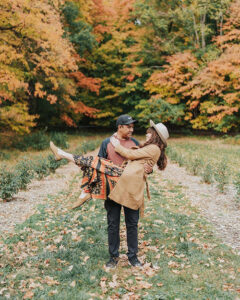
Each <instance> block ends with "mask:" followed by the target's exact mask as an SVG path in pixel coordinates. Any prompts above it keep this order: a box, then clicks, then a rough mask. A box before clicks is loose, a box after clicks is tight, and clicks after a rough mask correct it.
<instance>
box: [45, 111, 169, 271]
mask: <svg viewBox="0 0 240 300" xmlns="http://www.w3.org/2000/svg"><path fill="white" fill-rule="evenodd" d="M134 122H135V120H133V119H132V118H131V117H130V116H128V115H122V116H120V117H119V118H118V120H117V127H118V129H117V134H116V135H114V136H112V137H111V138H110V139H106V140H105V141H103V143H102V145H101V148H100V151H99V156H98V157H92V156H85V157H84V156H78V155H72V154H69V153H66V152H64V151H62V150H61V149H59V148H56V147H55V145H53V144H51V149H52V151H53V152H54V154H55V157H56V159H61V158H67V159H68V160H69V161H72V162H75V163H76V164H77V165H78V166H80V167H81V168H82V170H83V180H82V186H81V187H82V188H83V189H84V191H83V193H82V195H81V197H80V200H79V202H78V203H76V205H75V207H77V206H80V205H81V204H83V203H84V202H85V201H86V200H88V199H89V198H91V197H92V198H95V199H104V200H105V208H106V210H107V219H108V244H109V253H110V260H109V261H108V262H107V264H106V266H107V267H115V266H116V265H117V263H118V257H119V245H120V237H119V225H120V214H121V207H122V206H123V208H124V213H125V222H126V228H127V244H128V253H127V256H128V259H129V263H130V264H131V265H132V266H141V263H140V261H139V260H138V257H137V252H138V238H137V236H138V232H137V229H138V220H139V209H141V210H143V207H144V186H145V183H146V176H147V172H146V170H145V169H146V165H147V166H149V167H148V168H149V169H150V170H152V168H153V166H154V165H155V164H157V165H158V168H159V169H160V170H163V169H165V167H166V164H167V159H166V155H165V148H166V146H167V143H166V140H167V139H168V137H169V134H168V130H167V128H166V126H165V125H163V124H162V123H158V124H156V125H155V124H154V123H153V122H152V121H150V128H148V130H147V134H146V141H145V143H144V144H143V145H140V147H139V148H137V147H136V146H137V144H138V142H137V141H136V140H134V139H132V138H131V135H132V132H133V124H134ZM131 147H134V148H137V149H130V148H131ZM101 157H103V158H101ZM108 159H110V160H108ZM126 159H127V161H128V162H127V164H125V165H123V164H122V163H123V162H124V160H126ZM144 165H145V167H144ZM81 198H82V199H81Z"/></svg>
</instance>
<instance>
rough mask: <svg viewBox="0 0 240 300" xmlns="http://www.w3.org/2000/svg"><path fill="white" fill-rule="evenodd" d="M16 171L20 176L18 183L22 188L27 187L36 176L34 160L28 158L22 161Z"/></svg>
mask: <svg viewBox="0 0 240 300" xmlns="http://www.w3.org/2000/svg"><path fill="white" fill-rule="evenodd" d="M16 172H17V176H18V185H19V188H20V189H26V187H27V185H28V184H29V183H30V182H31V180H32V179H33V177H34V173H33V169H32V162H31V161H29V160H28V159H27V158H25V159H24V160H22V161H20V162H19V163H18V164H17V165H16Z"/></svg>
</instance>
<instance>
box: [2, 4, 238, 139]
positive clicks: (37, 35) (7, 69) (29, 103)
mask: <svg viewBox="0 0 240 300" xmlns="http://www.w3.org/2000/svg"><path fill="white" fill-rule="evenodd" d="M0 12H1V16H2V18H1V20H0V125H1V131H4V130H12V131H15V132H17V133H18V134H23V133H26V132H29V131H30V130H31V128H33V127H34V126H37V127H46V126H47V127H48V128H63V127H64V126H65V125H66V126H71V127H78V126H79V125H81V124H83V125H89V124H92V125H98V126H99V125H101V126H110V125H113V124H114V122H115V119H116V117H117V116H118V115H119V114H121V113H129V114H131V115H133V116H134V117H136V118H138V119H139V120H140V124H143V125H144V124H147V122H148V119H149V118H153V119H154V120H155V121H157V120H162V121H164V122H166V123H172V124H173V125H174V126H184V127H186V126H187V127H188V128H193V129H203V130H209V129H211V130H214V131H220V132H228V131H231V130H232V131H234V130H238V128H239V125H240V124H239V122H240V121H239V120H240V118H239V117H240V113H239V108H240V101H239V94H240V91H239V87H240V85H239V75H240V74H239V64H240V47H239V37H240V23H239V17H240V1H238V0H237V1H230V0H222V1H221V2H219V1H216V0H214V1H210V0H206V1H202V0H196V1H188V2H186V1H178V0H172V1H170V2H164V3H163V2H161V1H160V2H159V1H156V0H149V1H148V3H146V1H143V0H128V1H127V0H114V1H110V0H106V1H104V0H98V1H97V0H90V1H83V0H71V1H65V0H53V1H48V0H42V1H37V0H32V1H25V0H16V1H14V3H13V2H12V1H10V0H2V1H1V3H0Z"/></svg>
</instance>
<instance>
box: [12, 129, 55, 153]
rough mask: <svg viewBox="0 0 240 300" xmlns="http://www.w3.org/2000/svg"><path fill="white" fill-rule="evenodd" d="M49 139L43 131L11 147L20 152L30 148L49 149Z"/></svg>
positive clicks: (27, 136) (30, 135) (24, 138)
mask: <svg viewBox="0 0 240 300" xmlns="http://www.w3.org/2000/svg"><path fill="white" fill-rule="evenodd" d="M49 141H50V139H49V137H48V136H47V135H46V133H45V132H44V131H37V132H34V133H32V134H29V135H25V136H24V137H23V138H21V139H20V140H18V141H17V142H15V143H13V145H12V146H13V147H14V148H16V149H19V150H22V151H25V150H27V149H28V148H32V149H34V150H44V149H47V148H48V147H49Z"/></svg>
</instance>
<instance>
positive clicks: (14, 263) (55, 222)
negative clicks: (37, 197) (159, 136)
mask: <svg viewBox="0 0 240 300" xmlns="http://www.w3.org/2000/svg"><path fill="white" fill-rule="evenodd" d="M79 181H80V176H79V175H77V176H75V178H74V179H73V180H72V182H71V183H70V185H69V188H68V189H67V190H65V191H62V192H61V193H59V194H58V195H55V196H51V197H49V198H48V199H47V201H46V203H45V204H44V205H41V206H39V208H38V213H36V214H34V215H33V216H31V217H30V218H29V219H28V220H26V221H25V222H24V223H23V224H22V225H19V226H18V227H17V229H16V231H15V233H13V234H5V235H4V236H3V237H2V239H1V240H0V253H1V254H0V261H1V263H0V264H1V270H0V291H1V293H2V294H1V295H0V297H1V296H2V297H3V298H4V297H10V298H12V299H23V298H24V297H25V299H27V297H28V296H29V297H30V298H32V299H90V298H92V299H101V298H103V299H107V298H108V297H109V299H119V298H120V299H121V298H122V297H126V299H131V298H130V297H131V296H132V295H135V297H136V298H135V299H224V300H225V299H237V296H238V295H239V293H238V292H239V287H240V282H239V278H240V276H239V271H240V260H239V256H237V255H236V254H235V253H234V251H233V250H232V249H230V248H229V247H227V246H225V245H223V244H221V242H220V241H219V240H218V239H216V238H215V237H214V235H213V232H212V228H211V227H210V225H209V224H208V223H207V222H206V221H205V220H203V219H202V217H200V215H199V213H198V211H197V210H196V209H195V208H193V207H191V205H190V203H189V201H188V199H186V197H185V195H184V192H183V189H182V187H181V186H180V185H175V184H173V183H171V182H161V184H159V173H157V172H156V174H152V175H151V180H150V189H151V195H152V199H151V201H150V202H147V203H146V209H145V217H144V218H143V219H141V220H140V224H139V258H140V260H142V261H144V262H145V265H144V266H143V268H141V269H139V268H132V267H130V266H128V265H127V264H126V260H124V257H123V258H122V257H121V260H120V262H119V265H118V267H117V268H116V269H114V270H112V271H109V270H106V269H105V268H104V264H105V262H106V260H107V259H108V245H107V220H106V211H105V209H104V208H103V201H99V200H98V201H97V200H96V201H93V200H92V201H89V202H88V203H86V204H85V205H84V206H83V207H81V208H79V209H77V210H74V211H73V210H69V209H68V207H69V206H70V205H71V203H72V202H74V201H76V199H77V197H78V196H79V193H80V192H79ZM122 221H123V220H122ZM122 223H123V222H122ZM124 235H125V227H124V225H123V226H122V230H121V236H122V241H121V245H123V246H122V248H121V253H122V254H123V253H125V252H126V249H125V246H124V244H125V239H126V238H125V236H124ZM4 289H5V290H4Z"/></svg>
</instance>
